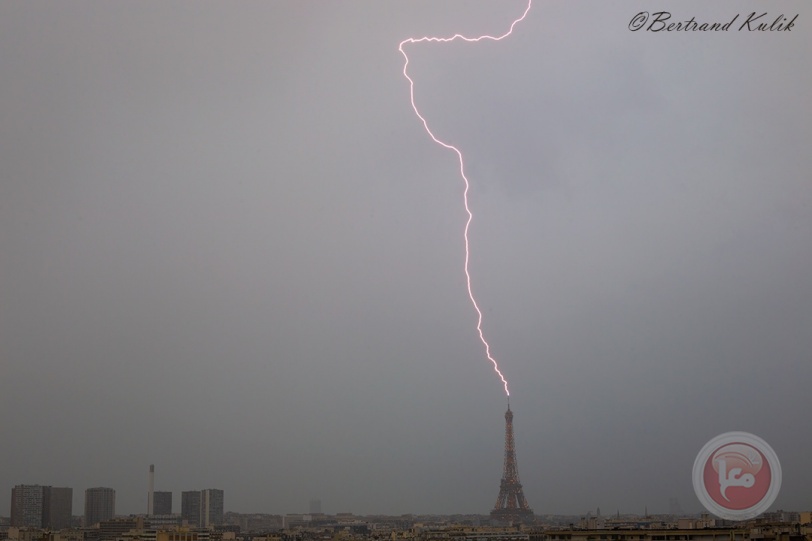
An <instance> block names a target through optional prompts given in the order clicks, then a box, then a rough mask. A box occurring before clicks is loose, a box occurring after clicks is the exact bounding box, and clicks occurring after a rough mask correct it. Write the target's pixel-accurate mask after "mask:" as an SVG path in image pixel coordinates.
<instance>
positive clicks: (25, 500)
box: [11, 485, 73, 530]
mask: <svg viewBox="0 0 812 541" xmlns="http://www.w3.org/2000/svg"><path fill="white" fill-rule="evenodd" d="M72 511H73V489H72V488H68V487H51V486H41V485H17V486H15V487H14V488H12V489H11V526H15V527H30V528H46V529H51V530H61V529H63V528H70V526H71V515H72Z"/></svg>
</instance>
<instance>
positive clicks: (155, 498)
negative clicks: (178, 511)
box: [152, 492, 172, 515]
mask: <svg viewBox="0 0 812 541" xmlns="http://www.w3.org/2000/svg"><path fill="white" fill-rule="evenodd" d="M152 514H153V515H171V514H172V493H171V492H153V493H152Z"/></svg>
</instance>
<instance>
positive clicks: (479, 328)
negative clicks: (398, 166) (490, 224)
mask: <svg viewBox="0 0 812 541" xmlns="http://www.w3.org/2000/svg"><path fill="white" fill-rule="evenodd" d="M532 3H533V0H527V8H525V10H524V13H522V15H521V17H519V18H517V19H515V20H514V21H513V22H512V23H511V25H510V28H509V29H508V30H507V32H505V33H504V34H502V35H500V36H488V35H484V36H479V37H475V38H469V37H466V36H463V35H462V34H454V35H453V36H451V37H450V38H439V37H429V36H425V37H422V38H408V39H404V40H403V41H401V42H400V45H399V46H398V50H399V51H400V54H402V55H403V58H404V63H403V76H404V77H406V79H407V80H408V81H409V98H410V100H411V102H412V109H414V113H415V114H416V115H417V118H419V119H420V121H421V122H422V123H423V127H424V128H425V129H426V133H428V134H429V137H431V138H432V140H433V141H434V142H435V143H437V144H438V145H440V146H442V147H445V148H447V149H449V150H452V151H454V152H455V153H456V154H457V159H458V161H459V164H460V176H461V177H462V180H463V182H464V183H465V190H463V193H462V198H463V203H464V205H465V212H466V213H468V220H467V221H466V222H465V231H464V234H463V238H464V239H465V265H464V269H465V281H466V285H467V286H468V298H470V299H471V304H473V305H474V310H476V313H477V322H476V330H477V332H478V333H479V339H480V340H481V341H482V344H483V345H484V346H485V355H486V356H487V357H488V360H489V361H490V362H491V363H493V369H494V370H495V371H496V373H497V374H498V375H499V379H501V380H502V384H503V385H504V386H505V394H506V395H507V396H508V398H510V391H509V390H508V382H507V379H505V376H504V375H503V374H502V372H501V370H499V363H497V362H496V359H494V358H493V355H491V346H490V344H488V341H487V340H485V334H484V333H483V332H482V310H480V309H479V304H478V303H477V302H476V298H475V297H474V292H473V290H472V289H471V273H470V271H469V269H468V262H469V260H470V255H471V251H470V246H469V245H470V243H469V240H468V230H469V229H470V227H471V220H473V218H474V215H473V213H471V209H470V207H469V206H468V190H469V188H470V187H471V183H470V182H469V181H468V177H466V176H465V162H464V160H463V158H462V152H461V151H460V149H458V148H457V147H455V146H454V145H452V144H450V143H446V142H445V141H441V140H440V139H438V138H437V136H436V135H434V133H433V132H432V131H431V128H429V123H428V122H427V121H426V118H425V117H424V116H423V115H422V114H420V110H419V109H418V108H417V104H415V101H414V81H413V80H412V78H411V77H409V73H408V69H409V56H408V55H407V54H406V51H405V50H404V46H405V45H406V44H415V43H424V42H435V43H449V42H452V41H455V40H461V41H467V42H469V43H471V42H479V41H486V40H487V41H501V40H503V39H505V38H506V37H508V36H509V35H511V34H512V33H513V29H514V28H515V27H516V25H517V24H519V23H520V22H522V21H523V20H524V18H525V17H527V13H528V12H529V11H530V6H531V5H532Z"/></svg>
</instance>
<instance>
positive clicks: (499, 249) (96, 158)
mask: <svg viewBox="0 0 812 541" xmlns="http://www.w3.org/2000/svg"><path fill="white" fill-rule="evenodd" d="M524 5H525V4H524V2H522V1H503V2H472V1H444V2H441V3H439V2H426V1H414V2H411V1H410V2H405V1H404V2H375V1H372V0H365V1H352V2H349V1H347V2H329V3H328V2H293V1H289V2H239V3H215V2H207V1H200V2H160V3H155V2H131V1H129V2H81V1H76V2H56V1H48V2H43V1H31V2H3V3H1V4H0V51H2V54H0V370H1V372H0V410H2V412H3V416H2V417H3V420H2V426H0V429H1V430H2V443H1V444H0V464H2V467H0V514H3V515H5V514H7V513H8V510H9V499H10V490H11V487H12V486H13V485H15V484H34V483H39V484H49V485H54V486H71V487H73V488H74V500H75V502H74V513H75V514H81V512H82V503H81V502H82V501H83V499H82V498H83V492H84V489H85V488H88V487H92V486H110V487H113V488H115V489H116V492H117V503H118V509H117V511H118V512H119V513H138V512H143V511H145V509H146V487H147V469H148V465H149V464H151V463H154V464H155V465H156V489H159V490H171V491H173V492H174V493H175V508H176V509H178V508H179V501H180V495H179V493H180V492H181V491H182V490H194V489H202V488H209V487H214V488H221V489H224V490H225V507H226V510H232V511H241V512H269V513H289V512H302V511H306V510H307V502H308V500H310V499H311V498H320V499H321V500H322V502H323V503H322V505H323V509H324V511H325V512H328V513H335V512H342V511H349V512H355V513H392V514H399V513H410V512H412V513H429V512H437V513H456V512H460V513H477V512H479V513H487V512H488V511H489V510H490V509H491V507H492V506H493V503H494V501H495V499H496V496H497V493H498V488H499V478H500V476H501V470H502V453H503V435H504V417H503V414H504V410H505V406H506V401H505V396H504V393H503V391H502V389H501V384H500V382H499V380H498V378H497V377H496V375H495V374H494V372H493V370H492V369H491V366H490V364H489V363H488V362H487V360H486V359H485V356H484V351H483V348H482V347H481V344H480V343H479V341H478V338H477V336H476V332H475V323H476V320H475V313H474V311H473V309H472V307H471V305H470V302H469V300H468V297H467V294H466V291H465V286H464V275H463V267H462V265H463V255H464V254H463V245H462V228H463V225H464V221H465V217H466V216H465V213H464V210H463V207H462V181H461V179H460V177H459V174H458V167H457V162H456V158H455V156H454V155H453V154H452V153H451V152H449V151H447V150H445V149H442V148H440V147H439V146H437V145H436V144H434V143H433V142H432V141H431V140H430V139H429V138H428V136H427V135H426V133H425V132H424V131H423V128H422V126H421V125H420V123H419V122H418V120H417V118H416V117H415V115H414V113H413V111H412V109H411V107H410V105H409V101H408V99H409V97H408V85H407V82H406V80H405V79H404V78H403V76H402V73H401V70H402V68H403V58H402V57H401V55H400V54H399V53H398V50H397V46H398V43H399V42H400V41H401V40H403V39H405V38H407V37H412V36H414V37H419V36H423V35H442V36H448V35H451V34H454V33H457V32H460V33H464V34H466V35H478V34H481V33H501V32H503V31H504V30H505V29H506V28H507V27H508V25H509V24H510V22H511V21H512V20H513V19H514V18H515V17H516V16H518V15H519V14H520V13H521V11H522V10H523V9H524ZM765 9H767V11H768V17H769V18H771V19H774V18H775V17H777V16H778V15H780V14H782V13H783V14H786V15H788V16H794V15H795V14H798V15H799V17H798V19H797V20H796V23H795V27H794V28H793V29H792V31H791V32H767V33H756V32H753V33H747V32H738V31H736V30H735V28H736V26H738V25H735V26H734V29H733V30H731V31H728V32H723V33H716V34H704V33H684V32H682V33H674V32H672V33H665V32H661V33H652V32H645V31H640V32H631V31H629V29H628V24H629V21H630V20H631V19H632V17H633V16H634V15H635V14H636V13H638V12H640V11H642V10H650V11H651V10H666V11H670V12H671V13H672V17H673V20H686V19H689V18H691V17H696V19H697V20H698V21H700V22H716V21H720V22H727V21H728V20H730V19H731V18H732V17H733V16H734V15H736V14H741V15H740V18H739V20H740V21H743V19H744V18H746V17H747V15H748V14H749V13H751V12H753V11H758V12H759V13H760V12H762V11H763V10H765ZM408 51H409V53H410V57H411V64H410V73H411V74H412V76H413V77H414V79H415V81H416V97H417V100H418V103H419V106H420V107H421V110H422V111H423V112H424V113H425V115H426V117H427V118H428V119H429V122H430V124H431V126H432V127H433V129H435V131H436V132H437V134H438V136H440V137H441V138H443V139H445V140H447V141H449V142H452V143H454V144H457V145H458V146H459V147H460V148H461V149H462V150H463V152H464V153H465V156H466V159H467V166H468V169H467V171H468V174H469V177H470V179H471V182H472V186H471V192H470V201H471V208H472V210H473V212H474V222H473V224H472V226H471V243H472V255H471V262H470V265H471V272H472V275H473V286H474V290H475V293H476V295H477V296H478V298H479V301H480V304H481V306H482V308H483V312H484V315H485V321H484V328H485V333H486V336H487V337H488V339H489V341H490V342H491V345H492V347H493V352H494V354H495V356H496V357H497V359H498V360H499V361H500V363H501V366H502V367H503V370H504V373H505V375H506V376H507V378H508V380H509V382H510V387H511V394H512V396H511V398H512V400H511V407H512V409H513V410H514V412H515V428H516V440H517V441H516V443H517V455H518V463H519V472H520V474H521V479H522V482H523V484H524V489H525V494H526V496H527V498H528V500H529V503H530V505H531V506H532V507H533V509H534V510H535V511H536V512H537V513H568V514H569V513H571V514H576V513H584V512H586V511H587V510H590V509H592V510H594V509H595V507H598V506H600V507H601V509H602V510H604V511H605V512H614V511H615V510H620V511H621V512H636V513H642V512H643V510H644V506H648V510H649V511H650V512H667V511H668V510H669V508H668V501H669V498H671V497H677V498H679V502H680V504H681V506H682V507H683V508H684V509H685V510H686V511H692V512H698V511H699V510H700V504H699V502H698V501H697V500H696V497H695V496H694V494H693V489H692V486H691V467H692V464H693V460H694V458H695V456H696V453H697V452H698V451H699V449H700V448H701V447H702V445H703V444H704V443H705V442H706V441H707V440H709V439H710V438H712V437H713V436H716V435H717V434H719V433H722V432H727V431H731V430H744V431H748V432H752V433H755V434H757V435H759V436H761V437H762V438H764V439H765V440H766V441H767V442H769V443H770V444H771V445H772V447H773V448H774V449H775V451H776V453H777V454H778V456H779V458H780V459H781V463H782V466H783V470H784V481H783V488H782V491H781V493H780V495H779V497H778V499H777V501H776V502H775V505H774V507H775V508H783V509H794V510H809V509H812V500H810V498H809V489H808V487H809V486H811V485H812V469H810V468H809V448H810V446H812V436H810V432H809V411H810V409H812V394H811V393H810V381H812V362H811V361H812V185H810V182H811V181H812V152H810V143H811V142H812V100H810V99H809V98H810V89H812V63H810V61H809V59H810V57H812V9H810V6H809V5H808V2H804V1H794V2H789V1H775V2H770V3H764V2H756V1H736V2H732V1H717V2H712V3H711V2H699V1H681V2H660V3H657V5H656V6H654V4H652V3H651V2H643V1H618V2H611V3H610V2H598V1H585V0H575V1H569V2H551V1H540V0H536V2H535V3H534V6H533V8H532V10H531V11H530V14H529V15H528V18H527V19H526V20H525V21H524V22H522V23H521V24H520V25H518V26H517V27H516V30H515V34H514V35H513V36H511V37H510V39H508V40H505V41H503V42H500V43H482V44H475V45H467V44H460V43H455V44H446V45H439V44H432V45H428V44H424V45H416V46H411V47H409V49H408Z"/></svg>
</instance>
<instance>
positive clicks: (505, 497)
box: [491, 402, 534, 523]
mask: <svg viewBox="0 0 812 541" xmlns="http://www.w3.org/2000/svg"><path fill="white" fill-rule="evenodd" d="M533 518H534V517H533V510H532V509H530V506H529V505H527V500H526V499H525V498H524V492H522V484H521V483H520V482H519V468H518V466H517V465H516V447H515V443H514V441H513V412H512V411H510V402H508V409H507V411H506V412H505V470H504V472H503V473H502V482H501V483H500V485H499V497H498V498H496V505H494V507H493V511H491V520H492V521H494V522H499V523H506V522H507V523H519V522H532V521H533Z"/></svg>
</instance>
